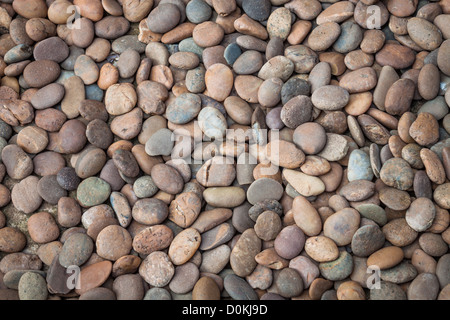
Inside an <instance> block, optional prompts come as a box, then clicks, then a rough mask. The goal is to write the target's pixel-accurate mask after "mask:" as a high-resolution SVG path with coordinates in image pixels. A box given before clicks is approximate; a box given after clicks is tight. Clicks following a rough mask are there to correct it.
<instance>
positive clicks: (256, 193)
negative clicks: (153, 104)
mask: <svg viewBox="0 0 450 320" xmlns="http://www.w3.org/2000/svg"><path fill="white" fill-rule="evenodd" d="M282 189H283V188H282V186H281V184H280V183H279V182H277V181H275V180H273V179H270V178H261V179H258V180H256V181H255V182H253V183H252V184H251V185H250V187H249V188H248V190H247V200H248V201H249V202H250V203H251V204H256V203H257V202H259V201H262V200H264V199H272V200H280V199H281V196H282V193H283V190H282Z"/></svg>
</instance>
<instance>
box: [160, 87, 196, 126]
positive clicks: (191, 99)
mask: <svg viewBox="0 0 450 320" xmlns="http://www.w3.org/2000/svg"><path fill="white" fill-rule="evenodd" d="M200 110H201V99H200V97H198V96H197V95H196V94H193V93H183V94H181V95H179V96H178V97H177V98H176V99H175V101H174V102H173V103H171V104H169V105H168V106H167V109H166V115H167V119H168V120H169V121H170V122H173V123H176V124H186V123H188V122H190V121H191V120H193V119H194V118H195V117H196V116H197V115H198V113H199V112H200Z"/></svg>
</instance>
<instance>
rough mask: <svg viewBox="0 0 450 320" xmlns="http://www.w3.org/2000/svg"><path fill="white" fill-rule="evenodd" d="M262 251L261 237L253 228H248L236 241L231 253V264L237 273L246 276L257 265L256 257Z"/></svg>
mask: <svg viewBox="0 0 450 320" xmlns="http://www.w3.org/2000/svg"><path fill="white" fill-rule="evenodd" d="M260 251H261V239H259V238H258V236H257V235H256V233H255V231H254V230H253V229H247V230H246V231H244V232H243V233H242V235H241V237H240V238H239V239H238V241H237V242H236V244H235V246H234V247H233V249H232V251H231V255H230V264H231V268H232V269H233V271H234V272H235V273H236V275H239V276H241V277H245V276H247V275H249V274H251V273H252V272H253V270H254V269H255V267H256V261H255V260H254V257H255V256H256V255H257V254H258V253H259V252H260Z"/></svg>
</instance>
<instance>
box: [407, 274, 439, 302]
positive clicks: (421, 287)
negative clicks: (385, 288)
mask: <svg viewBox="0 0 450 320" xmlns="http://www.w3.org/2000/svg"><path fill="white" fill-rule="evenodd" d="M438 293H439V282H438V279H437V278H436V275H434V274H432V273H421V274H419V275H418V276H417V277H416V278H415V279H414V280H413V281H412V282H411V284H410V286H409V287H408V290H407V293H406V294H407V297H408V300H435V299H436V298H437V295H438Z"/></svg>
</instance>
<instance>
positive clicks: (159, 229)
mask: <svg viewBox="0 0 450 320" xmlns="http://www.w3.org/2000/svg"><path fill="white" fill-rule="evenodd" d="M172 240H173V232H172V230H171V229H170V228H169V227H167V226H165V225H154V226H150V227H147V228H145V229H143V230H141V231H140V232H139V233H138V234H137V235H136V236H135V237H134V239H133V249H134V250H135V251H136V252H138V253H140V254H146V255H148V254H150V253H152V252H155V251H160V250H164V249H166V248H168V247H169V246H170V244H171V243H172Z"/></svg>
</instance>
